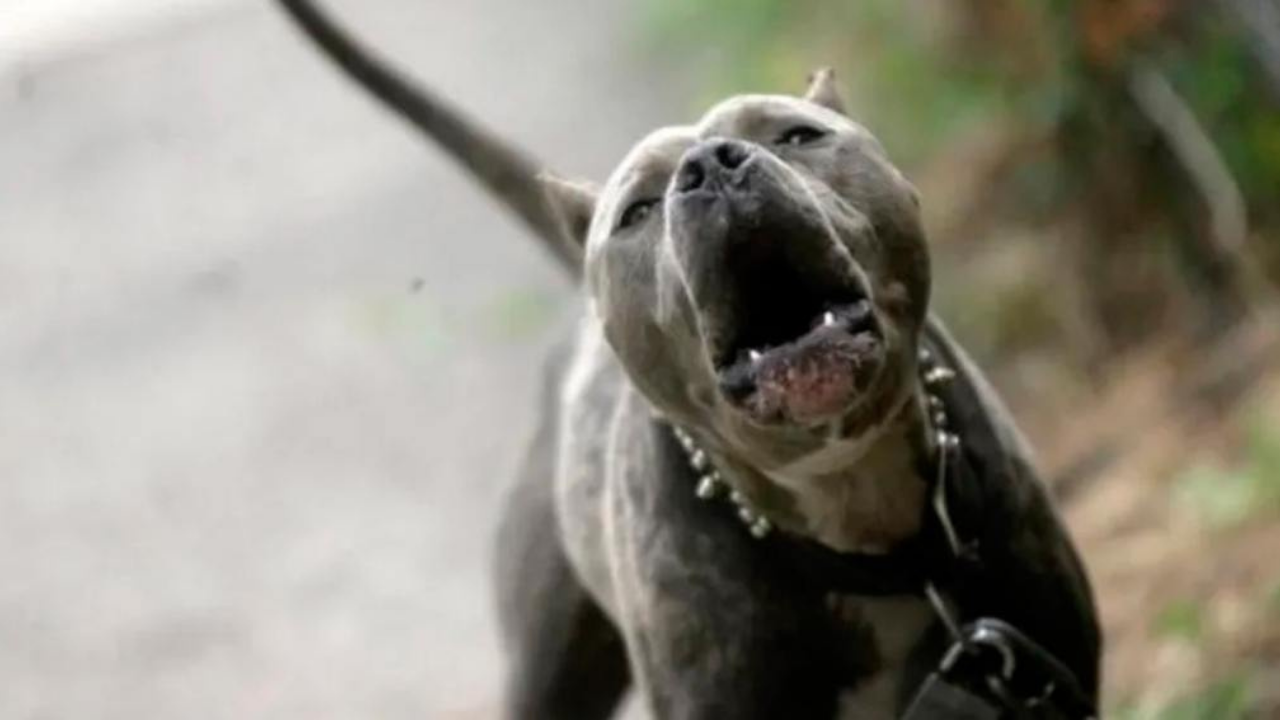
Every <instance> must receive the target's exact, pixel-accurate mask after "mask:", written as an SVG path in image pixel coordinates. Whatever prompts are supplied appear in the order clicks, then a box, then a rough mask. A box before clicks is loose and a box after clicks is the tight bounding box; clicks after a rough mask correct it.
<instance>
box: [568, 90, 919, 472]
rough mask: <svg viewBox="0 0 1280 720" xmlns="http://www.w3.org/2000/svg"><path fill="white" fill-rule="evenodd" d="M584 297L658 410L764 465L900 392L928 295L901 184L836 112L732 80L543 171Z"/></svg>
mask: <svg viewBox="0 0 1280 720" xmlns="http://www.w3.org/2000/svg"><path fill="white" fill-rule="evenodd" d="M553 187H554V188H555V191H554V193H553V195H554V196H555V197H554V200H555V202H556V204H557V205H558V207H560V208H561V210H562V213H563V218H564V220H565V226H566V228H568V229H569V231H570V233H571V234H574V235H577V236H579V237H580V239H581V240H582V241H583V242H584V243H585V261H584V262H585V268H584V277H585V279H586V285H587V289H588V293H589V298H590V305H591V309H592V312H594V313H595V315H596V317H597V318H598V320H599V321H600V323H601V324H602V326H603V328H604V332H605V336H606V338H607V339H608V342H609V344H610V346H611V347H612V349H613V351H614V352H615V353H616V355H617V357H618V359H619V360H620V361H621V363H622V364H623V365H624V366H625V368H626V370H627V372H628V374H629V375H630V377H631V379H632V380H633V382H634V383H635V384H636V385H637V386H638V387H639V388H640V390H641V391H642V392H644V394H645V395H646V396H647V397H648V398H649V400H650V401H651V402H652V403H653V404H654V405H655V406H656V407H657V409H658V410H660V411H661V412H663V413H665V414H667V415H668V416H670V417H672V419H674V420H676V421H678V422H681V423H682V424H686V425H688V426H691V427H694V428H697V429H698V430H699V431H700V434H706V435H709V436H710V437H709V439H710V440H711V441H712V442H715V443H717V444H720V445H722V446H723V447H725V449H730V450H733V451H735V452H737V453H739V454H743V455H746V456H747V457H748V458H750V459H752V460H753V461H754V462H756V463H759V464H760V465H762V466H764V467H770V466H778V465H781V464H784V463H787V462H790V461H792V460H794V459H796V458H797V457H799V456H800V455H802V454H804V453H806V452H808V451H811V450H812V449H814V448H815V447H816V446H817V445H819V444H822V443H825V442H826V441H827V440H829V439H831V438H833V437H841V438H850V439H854V440H856V439H857V438H859V437H861V436H863V435H866V434H867V433H868V432H869V431H871V430H872V429H873V428H874V427H876V426H877V425H880V424H881V423H883V422H884V420H885V419H886V417H887V416H888V415H890V414H892V413H893V412H894V411H895V410H896V409H897V408H900V407H902V405H903V403H904V402H905V400H906V398H907V397H908V396H909V392H910V388H911V387H912V381H913V378H914V370H915V348H916V340H917V337H918V335H919V332H920V329H921V326H922V324H923V320H924V317H925V313H926V308H927V305H928V297H929V263H928V255H927V252H926V247H925V239H924V234H923V231H922V229H921V226H920V221H919V213H918V203H917V199H916V193H915V190H914V189H913V188H912V187H911V185H910V184H909V183H908V182H907V181H906V180H905V179H904V178H903V176H902V175H901V173H899V172H898V170H897V169H896V168H895V167H894V166H893V165H892V164H890V162H889V161H888V159H887V158H886V157H885V153H884V150H883V149H882V148H881V147H880V145H879V143H878V142H877V141H876V139H875V138H874V137H872V135H871V134H870V133H869V132H868V131H867V130H866V129H864V128H863V127H861V126H860V125H858V124H857V123H855V122H853V121H852V120H850V119H849V118H848V117H846V116H845V114H844V113H843V110H842V105H841V103H840V101H839V98H838V96H837V94H836V92H835V89H834V87H833V85H832V77H831V74H830V72H819V73H818V74H817V75H816V76H815V78H814V81H813V84H812V86H811V87H810V89H809V92H808V94H807V95H806V96H805V97H804V98H803V99H801V98H792V97H780V96H740V97H735V98H732V99H730V100H727V101H725V102H723V103H721V104H719V105H718V106H716V107H715V108H713V109H712V110H711V111H710V112H708V113H707V114H706V115H705V116H704V117H703V118H702V119H701V120H700V121H699V122H698V123H697V124H696V125H692V126H685V127H675V128H666V129H662V130H659V131H657V132H655V133H653V134H651V135H650V136H649V137H647V138H645V139H644V140H643V141H642V142H640V144H639V145H638V146H637V147H636V148H635V149H633V150H632V151H631V153H630V154H629V155H628V156H627V157H626V159H625V160H624V161H623V162H622V164H621V165H620V166H619V167H618V168H617V170H616V171H615V172H614V173H613V175H612V176H611V177H610V179H609V180H608V182H607V184H606V185H605V186H604V188H603V190H602V191H601V192H600V193H599V194H598V196H596V195H593V194H591V193H588V192H585V191H583V190H582V189H581V188H576V187H570V186H565V185H562V184H555V183H553Z"/></svg>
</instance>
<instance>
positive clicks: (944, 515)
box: [672, 348, 966, 555]
mask: <svg viewBox="0 0 1280 720" xmlns="http://www.w3.org/2000/svg"><path fill="white" fill-rule="evenodd" d="M919 370H920V383H921V386H922V387H923V388H924V392H925V402H926V408H927V410H928V418H929V419H928V422H929V423H930V425H931V429H932V432H933V441H934V442H933V451H934V465H935V467H936V468H937V476H936V478H935V482H934V484H933V492H932V505H933V510H934V513H936V515H937V518H938V523H939V525H940V526H941V527H942V530H943V532H944V534H945V535H946V539H947V544H948V545H950V546H951V550H952V551H953V552H954V553H955V554H956V555H964V554H966V548H965V547H964V546H963V544H962V543H961V541H960V538H959V536H958V534H957V533H956V530H955V526H954V524H953V523H952V521H951V516H950V512H949V511H948V509H947V491H946V485H947V476H948V468H949V467H950V466H951V465H952V464H953V463H954V462H955V459H956V457H957V455H958V453H959V450H960V436H959V435H958V434H956V433H955V432H954V431H952V430H951V429H950V424H949V422H948V418H947V407H946V404H945V403H944V402H943V400H942V397H941V396H940V395H939V394H938V392H937V391H938V389H939V388H941V387H942V386H943V385H946V384H947V383H949V382H951V381H952V380H954V379H955V376H956V373H955V371H954V370H952V369H951V368H949V367H947V366H946V365H943V364H942V363H941V362H940V361H938V360H937V359H936V358H935V357H934V354H933V353H931V352H930V351H928V350H926V349H924V348H921V350H920V352H919ZM672 431H673V432H674V434H675V437H676V440H677V441H678V442H679V443H680V447H682V448H684V452H685V455H686V457H687V458H688V461H689V467H691V468H693V471H694V472H695V473H697V475H698V483H697V485H696V486H695V488H694V493H695V494H696V495H697V496H698V498H700V499H702V500H708V501H710V500H715V499H717V498H725V499H727V500H728V501H729V503H731V504H732V505H733V507H734V508H735V510H736V514H737V517H738V519H739V520H741V521H742V523H743V525H745V526H746V527H747V531H748V532H749V533H751V536H752V537H754V538H756V539H758V540H762V539H764V538H766V537H768V536H769V535H770V534H771V533H772V532H773V531H774V525H773V522H771V521H770V520H769V518H767V517H765V515H764V513H762V512H760V511H759V510H757V509H755V508H754V507H752V506H751V504H750V502H749V501H748V500H747V498H746V496H744V495H743V494H742V492H741V491H739V490H736V489H734V488H733V487H732V486H731V485H730V483H729V482H728V481H727V480H725V478H724V475H723V474H721V472H720V470H719V469H717V468H716V467H715V464H714V463H712V461H711V456H710V455H709V454H707V452H706V451H705V450H703V449H702V448H700V447H698V444H697V442H696V441H695V440H694V439H693V436H691V435H690V434H689V433H688V432H687V431H685V430H684V429H683V428H680V427H677V426H674V425H673V426H672Z"/></svg>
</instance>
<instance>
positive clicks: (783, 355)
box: [750, 336, 870, 422]
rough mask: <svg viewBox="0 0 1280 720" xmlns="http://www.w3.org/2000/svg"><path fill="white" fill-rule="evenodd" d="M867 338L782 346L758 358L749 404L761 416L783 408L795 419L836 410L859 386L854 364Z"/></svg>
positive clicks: (841, 409) (808, 419) (827, 414)
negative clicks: (784, 347) (783, 347)
mask: <svg viewBox="0 0 1280 720" xmlns="http://www.w3.org/2000/svg"><path fill="white" fill-rule="evenodd" d="M868 342H870V340H869V338H866V337H862V336H857V337H851V338H845V339H842V340H838V341H837V340H831V339H826V340H825V341H823V342H817V343H807V344H804V345H802V346H801V347H797V348H794V349H792V348H788V349H780V350H777V351H774V352H771V353H769V354H767V355H766V356H765V357H764V358H762V359H761V360H760V365H759V367H758V369H757V370H756V392H755V394H754V396H753V397H752V398H751V400H750V403H751V405H752V406H753V407H752V409H753V410H754V411H755V413H757V414H758V415H759V416H761V417H773V416H776V415H777V414H779V413H782V414H784V415H786V416H787V417H789V418H790V419H791V420H793V421H796V422H817V421H819V420H824V419H828V418H831V417H833V416H836V415H839V414H841V413H842V412H844V411H845V409H846V408H848V406H849V403H850V401H851V400H852V399H853V395H854V393H856V392H857V391H858V383H857V378H858V375H859V372H858V368H859V365H860V363H861V360H862V358H863V356H864V354H865V351H866V349H867V348H866V347H865V346H866V344H867V343H868Z"/></svg>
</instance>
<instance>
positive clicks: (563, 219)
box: [538, 171, 600, 257]
mask: <svg viewBox="0 0 1280 720" xmlns="http://www.w3.org/2000/svg"><path fill="white" fill-rule="evenodd" d="M538 182H539V183H541V185H542V190H543V192H544V193H546V198H547V202H548V203H549V204H550V205H551V208H552V210H554V211H555V214H556V217H557V218H558V219H559V221H560V226H561V228H562V229H563V231H564V235H565V237H566V238H567V239H568V240H569V241H570V242H571V244H572V245H573V247H572V248H570V249H571V250H574V251H575V252H577V254H578V255H579V257H580V256H581V255H582V247H583V246H584V245H585V244H586V242H587V230H589V229H590V227H591V217H592V215H594V214H595V211H596V199H597V198H598V197H599V196H600V190H599V189H598V188H597V187H596V186H595V185H594V184H592V183H589V182H577V181H572V180H565V179H564V178H561V177H558V176H556V175H555V174H553V173H550V172H546V171H543V172H542V173H539V175H538Z"/></svg>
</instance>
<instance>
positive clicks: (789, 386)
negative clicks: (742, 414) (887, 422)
mask: <svg viewBox="0 0 1280 720" xmlns="http://www.w3.org/2000/svg"><path fill="white" fill-rule="evenodd" d="M762 270H764V271H765V272H766V273H767V276H768V277H756V278H753V277H751V276H750V274H748V275H747V276H746V277H744V278H742V282H740V283H738V287H737V290H738V292H737V293H736V294H737V296H738V299H737V302H736V303H735V307H734V308H733V312H731V313H730V314H731V316H732V323H731V324H732V327H731V328H729V329H728V330H727V331H726V332H722V333H720V335H719V340H720V342H718V343H716V345H717V347H715V348H713V358H714V359H715V365H716V372H717V375H718V379H719V382H720V387H721V390H722V392H724V394H725V396H726V397H727V398H728V399H729V400H730V402H732V403H734V404H735V405H738V406H739V407H741V408H743V409H744V410H745V411H746V412H747V413H748V414H750V415H751V417H752V418H753V419H755V420H756V421H758V422H763V423H774V422H780V421H790V422H795V423H801V424H812V423H818V422H823V421H827V420H832V419H835V418H837V417H839V416H841V415H843V414H844V413H845V412H846V411H847V410H848V409H849V408H850V406H851V405H852V404H853V403H854V402H855V401H856V399H857V398H858V397H859V396H860V395H861V394H862V393H864V392H865V391H866V390H867V387H868V386H869V384H870V383H871V381H872V380H873V378H874V377H875V374H876V371H877V370H878V366H879V359H880V357H881V355H882V354H883V342H882V337H881V333H880V328H879V325H878V323H877V320H876V316H875V313H874V311H873V306H872V303H871V301H870V300H869V299H868V298H867V296H866V294H865V293H864V292H863V291H862V290H861V289H860V288H858V287H857V285H856V283H853V282H851V281H847V280H843V279H841V278H838V277H828V276H829V275H831V273H829V272H828V273H820V274H819V275H817V276H813V275H812V274H808V275H810V276H809V277H805V275H806V273H800V272H797V271H795V270H793V269H790V268H787V267H786V266H785V265H783V266H781V267H779V266H778V265H776V264H775V265H773V266H772V267H769V268H762Z"/></svg>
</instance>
